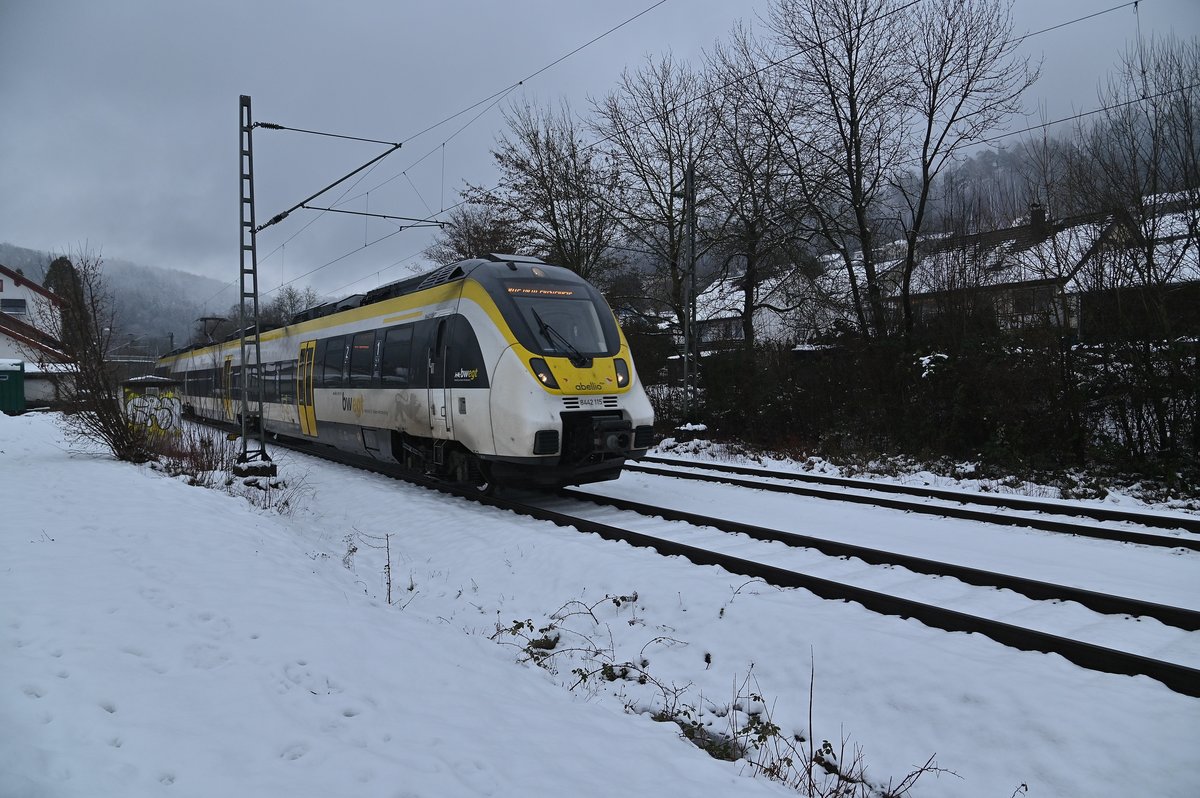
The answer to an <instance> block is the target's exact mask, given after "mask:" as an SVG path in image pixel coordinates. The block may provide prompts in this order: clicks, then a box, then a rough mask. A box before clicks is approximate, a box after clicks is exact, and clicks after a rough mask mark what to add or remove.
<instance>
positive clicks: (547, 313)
mask: <svg viewBox="0 0 1200 798" xmlns="http://www.w3.org/2000/svg"><path fill="white" fill-rule="evenodd" d="M259 346H260V351H261V358H260V359H261V362H260V363H258V364H254V363H249V364H243V363H242V362H241V348H240V344H239V341H238V339H237V338H233V339H232V340H230V341H226V342H224V343H216V344H209V345H202V346H196V347H192V348H190V349H186V350H181V351H176V352H172V353H170V354H168V355H166V356H164V357H163V358H162V359H161V360H160V361H159V363H158V369H157V373H158V374H160V375H163V376H170V377H173V378H175V379H177V380H179V381H180V382H181V383H182V385H181V388H180V394H181V399H182V402H183V407H184V410H185V412H188V413H192V414H195V415H197V416H199V417H202V418H208V419H213V420H218V421H227V422H239V421H240V420H241V419H240V416H239V414H240V412H241V391H242V380H243V379H248V380H249V383H248V386H247V387H248V388H249V389H250V393H249V396H250V397H251V404H250V406H251V408H255V409H256V408H257V402H256V401H255V399H254V397H255V396H256V392H257V391H258V390H260V389H261V391H262V396H263V405H262V407H263V411H262V418H261V423H262V425H263V429H265V430H266V431H267V432H269V433H272V434H275V435H280V436H288V437H292V438H298V439H302V440H308V441H312V442H314V443H318V444H324V445H328V446H333V447H335V448H337V449H339V450H342V451H346V452H350V453H353V454H359V455H366V456H370V457H373V458H377V459H379V460H384V461H387V462H395V463H401V464H404V465H405V466H407V467H408V468H411V469H414V470H417V471H420V472H422V473H426V474H431V475H435V476H437V477H439V478H442V479H447V480H451V481H455V482H460V483H465V484H469V485H475V486H483V485H496V484H507V485H523V486H558V485H569V484H581V483H585V482H596V481H600V480H606V479H615V478H616V477H617V476H619V474H620V470H621V466H622V465H623V463H624V462H625V460H626V459H629V458H637V457H640V456H641V455H643V454H645V452H646V449H647V448H648V447H649V446H650V445H651V442H652V435H653V423H654V414H653V410H652V409H651V407H650V402H649V400H648V398H647V397H646V392H645V390H644V389H643V388H642V385H641V383H640V381H639V380H638V375H637V371H636V369H635V368H634V365H633V359H632V358H631V357H630V354H629V345H628V343H627V342H626V340H625V336H624V335H623V334H622V333H621V330H620V327H619V326H618V325H617V321H616V319H615V317H614V316H613V313H612V311H611V310H610V309H609V307H608V304H607V303H606V302H605V301H604V298H603V297H602V296H601V295H600V293H599V292H598V291H597V290H596V289H595V288H594V287H592V286H591V285H590V284H588V283H587V282H586V281H585V280H583V279H582V278H580V277H579V276H578V275H576V274H575V273H574V272H572V271H570V270H568V269H564V268H561V267H558V266H551V265H548V264H546V263H543V262H542V261H540V260H538V259H536V258H525V257H519V256H512V255H493V256H492V259H490V260H484V259H473V260H465V261H461V262H459V263H455V264H451V265H449V266H444V267H442V268H440V269H437V270H435V271H432V272H429V273H428V274H424V275H420V276H417V277H413V278H411V279H407V280H402V281H400V282H397V283H392V284H390V285H386V286H383V287H381V288H377V289H375V290H374V291H371V292H369V293H367V294H364V295H357V296H355V297H350V298H349V299H346V300H342V301H340V302H337V303H330V304H329V305H323V306H321V307H318V308H313V309H311V310H308V311H305V312H303V313H300V314H297V316H296V317H295V318H294V319H293V321H292V323H291V324H289V325H286V326H284V327H279V328H276V329H273V330H264V331H263V332H262V334H261V336H260V339H259ZM247 366H248V367H247ZM249 421H250V423H252V424H255V423H258V419H249Z"/></svg>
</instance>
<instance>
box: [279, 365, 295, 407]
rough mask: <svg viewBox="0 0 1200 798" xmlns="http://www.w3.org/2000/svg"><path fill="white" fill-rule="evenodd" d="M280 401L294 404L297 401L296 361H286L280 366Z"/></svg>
mask: <svg viewBox="0 0 1200 798" xmlns="http://www.w3.org/2000/svg"><path fill="white" fill-rule="evenodd" d="M279 401H281V402H283V403H284V404H294V403H295V401H296V361H295V360H285V361H283V362H282V363H280V364H279Z"/></svg>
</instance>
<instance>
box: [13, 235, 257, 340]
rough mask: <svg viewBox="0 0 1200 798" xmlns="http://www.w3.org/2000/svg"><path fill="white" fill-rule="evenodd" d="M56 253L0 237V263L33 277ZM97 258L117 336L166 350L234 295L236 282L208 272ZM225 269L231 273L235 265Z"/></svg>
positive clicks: (41, 274)
mask: <svg viewBox="0 0 1200 798" xmlns="http://www.w3.org/2000/svg"><path fill="white" fill-rule="evenodd" d="M57 256H58V254H57V253H49V252H39V251H37V250H32V249H25V248H23V247H18V246H14V245H12V244H8V243H0V264H3V265H5V266H7V267H8V268H9V269H12V270H14V271H16V270H18V269H19V270H20V271H21V272H22V273H24V274H25V275H26V276H28V277H29V278H30V279H33V280H35V281H37V282H38V283H40V282H42V280H43V278H44V277H45V274H46V268H47V267H48V266H49V265H50V262H51V261H52V260H54V258H55V257H57ZM68 257H72V259H74V258H73V256H71V255H68ZM102 261H103V263H102V270H103V274H104V282H105V286H106V287H107V288H108V290H109V292H110V293H111V294H112V297H113V301H114V304H115V310H116V320H117V324H118V325H119V330H118V333H117V336H115V337H116V338H117V339H118V340H119V339H120V338H121V337H124V336H132V337H133V338H135V339H139V340H141V341H144V342H145V343H146V344H147V345H152V346H158V347H159V348H161V349H162V350H163V351H166V346H167V342H168V341H170V340H172V339H173V340H174V342H175V345H176V346H179V345H182V344H184V343H186V342H187V341H188V339H189V338H190V337H191V336H192V334H193V332H194V331H195V329H196V319H198V318H200V317H201V316H206V315H216V316H223V315H225V313H226V312H227V311H228V310H229V308H230V307H231V306H232V305H233V304H234V303H235V302H236V301H237V291H236V286H235V287H226V286H227V284H226V283H222V282H220V281H218V280H213V279H211V278H209V277H201V276H199V275H195V274H189V273H188V272H183V271H179V270H177V269H161V268H157V267H153V266H142V265H139V264H136V263H130V262H129V261H124V260H116V259H112V260H110V259H108V258H103V257H102ZM231 273H232V274H233V275H236V271H233V270H231ZM222 288H225V290H224V291H222ZM159 340H161V345H160V344H159ZM151 342H153V344H151Z"/></svg>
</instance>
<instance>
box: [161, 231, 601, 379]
mask: <svg viewBox="0 0 1200 798" xmlns="http://www.w3.org/2000/svg"><path fill="white" fill-rule="evenodd" d="M502 264H503V265H504V266H507V271H501V270H500V269H487V268H486V267H489V266H491V267H497V266H501V265H502ZM480 268H484V271H483V272H482V273H479V274H476V279H478V280H479V281H480V282H483V283H493V282H495V281H498V280H500V279H502V278H503V277H505V276H512V275H511V273H520V272H524V274H525V276H532V277H535V278H539V279H547V278H548V279H551V280H555V281H560V282H561V281H564V280H565V281H570V282H574V283H583V284H585V285H586V284H587V283H586V281H585V280H584V279H583V278H582V277H580V276H579V275H577V274H576V273H575V272H573V271H571V270H570V269H567V268H564V267H562V266H555V265H553V264H549V263H546V261H544V260H542V259H541V258H536V257H533V256H531V255H509V254H503V253H495V252H493V253H489V254H488V256H487V257H486V258H469V259H467V260H460V261H458V262H456V263H450V264H447V265H445V266H439V267H438V268H436V269H433V270H432V271H428V272H425V273H423V274H418V275H415V276H413V277H407V278H405V279H403V280H397V281H395V282H393V283H388V284H387V285H381V286H379V287H378V288H375V289H372V290H370V291H368V292H366V293H365V294H353V295H351V296H348V297H343V298H342V299H337V300H333V301H331V302H323V303H322V304H320V305H314V306H313V307H311V308H306V309H304V310H302V311H300V312H299V313H296V314H295V315H293V316H292V318H291V322H290V324H299V323H301V322H305V321H311V320H313V319H319V318H323V317H325V316H330V315H333V314H334V313H340V312H341V311H344V310H351V309H353V308H358V307H362V306H365V305H372V304H375V303H376V302H383V301H385V300H388V299H394V298H396V297H401V296H406V295H408V294H415V293H417V292H418V291H424V290H425V289H427V288H433V287H436V286H439V285H444V284H446V283H452V282H455V281H457V280H462V279H464V278H466V277H467V275H469V274H472V273H474V272H477V271H478V270H479V269H480ZM543 270H544V271H543ZM276 327H277V325H264V326H263V327H262V328H261V329H260V330H259V332H260V333H265V332H267V331H269V330H273V329H276ZM246 332H247V334H249V335H252V334H253V332H254V330H253V327H247V328H246ZM241 334H242V331H241V330H235V331H233V332H232V333H230V334H229V335H227V336H226V337H225V338H224V340H223V341H208V342H202V343H195V344H192V345H190V346H182V347H179V348H177V349H174V350H172V351H170V352H167V353H166V354H165V355H163V356H162V358H169V357H174V356H176V355H182V354H184V353H186V352H191V351H195V350H199V349H207V348H208V347H210V346H214V345H218V346H219V345H220V344H221V343H228V342H230V341H235V340H238V339H239V338H240V337H241ZM160 359H161V358H160Z"/></svg>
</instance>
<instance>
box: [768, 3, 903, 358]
mask: <svg viewBox="0 0 1200 798" xmlns="http://www.w3.org/2000/svg"><path fill="white" fill-rule="evenodd" d="M902 11H903V6H901V4H900V2H899V0H776V1H775V3H774V4H773V5H772V6H771V8H770V11H769V16H768V25H769V26H770V28H771V30H772V31H773V34H774V38H775V42H776V44H777V46H778V47H779V48H780V49H781V50H784V51H786V52H789V53H794V54H795V55H794V57H791V58H788V59H786V60H782V62H781V64H780V69H781V70H782V71H783V75H784V77H785V80H787V82H788V83H789V85H790V88H791V91H790V92H789V95H790V100H791V107H790V108H788V109H785V111H784V112H783V113H782V114H781V115H780V120H781V122H782V123H783V124H781V125H779V126H778V128H777V131H776V135H778V136H780V139H781V142H782V143H783V145H784V153H785V155H786V156H787V157H788V158H789V160H791V161H792V162H793V171H794V172H795V174H796V175H797V178H798V179H797V186H798V187H799V188H800V189H801V190H802V192H803V194H804V199H805V200H806V201H807V202H808V204H809V205H810V206H811V208H812V210H813V213H814V214H815V216H816V223H817V224H816V226H817V229H818V232H819V234H820V235H821V237H822V238H823V239H824V240H825V243H826V244H827V245H828V246H829V247H830V248H832V249H833V250H834V251H835V252H836V253H838V255H839V256H840V258H841V260H842V263H843V265H844V267H845V269H846V272H847V278H848V280H849V282H850V286H851V290H852V295H853V297H854V301H855V307H856V311H857V314H858V317H859V320H860V326H861V328H862V332H863V334H865V335H874V336H881V335H884V334H885V333H886V330H887V325H886V319H885V316H884V308H883V290H882V286H881V280H880V273H879V268H878V266H877V263H876V260H877V255H876V252H875V247H876V228H877V226H878V225H879V224H880V223H881V221H882V219H881V211H880V205H881V204H882V203H881V200H882V197H883V193H884V191H885V190H886V188H887V184H886V178H887V176H888V174H889V173H890V172H891V171H892V170H893V168H894V166H895V164H896V162H897V159H898V157H899V153H900V150H901V147H902V144H903V138H902V135H901V134H902V131H903V130H904V128H905V125H906V118H905V112H906V110H907V103H906V100H907V97H906V92H907V91H908V88H907V86H906V84H905V81H904V75H903V69H902V67H903V60H902V55H901V53H902V50H903V49H904V48H903V47H902V46H898V45H897V43H898V42H902V41H904V36H903V27H902V24H901V23H902V19H903V17H902ZM860 268H861V272H862V278H863V280H864V281H865V282H866V286H865V289H866V298H865V299H866V301H865V302H864V301H863V297H862V295H861V287H860V285H859V274H858V269H860Z"/></svg>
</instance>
